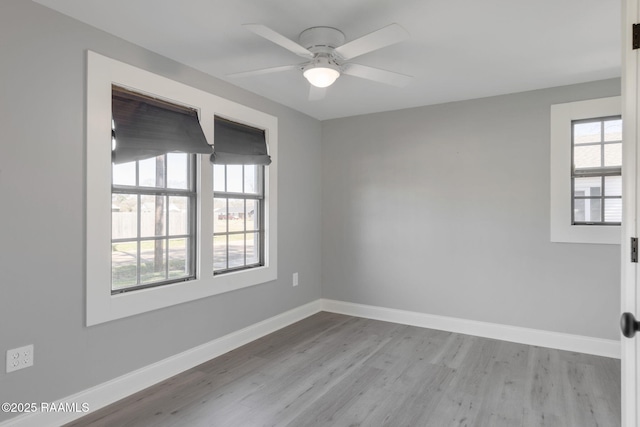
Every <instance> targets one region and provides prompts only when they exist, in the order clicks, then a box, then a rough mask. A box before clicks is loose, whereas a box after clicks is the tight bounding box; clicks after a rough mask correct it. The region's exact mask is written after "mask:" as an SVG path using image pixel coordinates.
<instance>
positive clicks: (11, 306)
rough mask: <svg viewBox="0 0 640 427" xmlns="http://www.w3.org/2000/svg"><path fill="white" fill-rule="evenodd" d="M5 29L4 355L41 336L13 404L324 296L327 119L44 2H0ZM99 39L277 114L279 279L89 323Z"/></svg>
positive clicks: (2, 377)
mask: <svg viewBox="0 0 640 427" xmlns="http://www.w3.org/2000/svg"><path fill="white" fill-rule="evenodd" d="M0 40H2V42H0V88H1V90H0V93H1V95H0V96H1V101H0V132H1V136H0V138H1V145H0V236H2V237H1V241H2V244H1V245H0V272H1V273H0V274H1V276H0V281H1V285H0V286H1V288H0V289H1V293H0V356H1V358H0V360H2V365H1V366H4V355H5V352H6V350H8V349H10V348H14V347H17V346H22V345H26V344H35V366H34V367H33V368H29V369H25V370H21V371H18V372H14V373H11V374H6V373H5V372H4V368H3V369H0V402H5V401H9V402H41V401H42V402H50V401H53V400H55V399H59V398H62V397H65V396H68V395H71V394H73V393H76V392H78V391H81V390H84V389H87V388H89V387H91V386H94V385H97V384H100V383H102V382H105V381H107V380H110V379H112V378H115V377H117V376H119V375H122V374H125V373H128V372H130V371H132V370H135V369H138V368H140V367H143V366H146V365H149V364H151V363H153V362H156V361H158V360H161V359H164V358H166V357H169V356H172V355H174V354H176V353H179V352H181V351H184V350H187V349H190V348H192V347H195V346H197V345H200V344H203V343H206V342H208V341H211V340H213V339H215V338H217V337H220V336H222V335H225V334H227V333H229V332H232V331H235V330H238V329H241V328H243V327H245V326H247V325H251V324H253V323H256V322H258V321H261V320H263V319H266V318H269V317H271V316H274V315H277V314H279V313H282V312H284V311H286V310H288V309H292V308H294V307H298V306H300V305H302V304H305V303H307V302H310V301H313V300H316V299H318V298H319V297H320V268H321V265H320V256H321V243H320V242H321V219H320V212H321V205H320V203H321V187H320V186H321V168H320V157H321V125H320V122H318V121H317V120H315V119H312V118H310V117H308V116H305V115H303V114H300V113H297V112H294V111H293V110H290V109H288V108H285V107H283V106H281V105H278V104H275V103H273V102H270V101H267V100H265V99H263V98H260V97H258V96H256V95H253V94H250V93H248V92H245V91H243V90H240V89H238V88H236V87H234V86H231V85H228V84H226V83H224V82H221V81H219V80H217V79H214V78H212V77H210V76H207V75H205V74H203V73H200V72H198V71H195V70H193V69H190V68H188V67H186V66H183V65H181V64H178V63H176V62H173V61H169V60H167V59H165V58H163V57H160V56H158V55H156V54H154V53H152V52H149V51H146V50H143V49H141V48H139V47H137V46H134V45H132V44H130V43H127V42H125V41H123V40H121V39H118V38H115V37H113V36H110V35H108V34H106V33H104V32H101V31H98V30H96V29H94V28H91V27H89V26H86V25H84V24H81V23H79V22H77V21H75V20H72V19H70V18H67V17H65V16H63V15H61V14H58V13H56V12H53V11H51V10H49V9H47V8H44V7H42V6H40V5H37V4H34V3H33V2H31V1H25V0H3V1H2V2H1V3H0ZM86 49H91V50H94V51H97V52H98V53H101V54H103V55H106V56H110V57H112V58H115V59H118V60H121V61H124V62H127V63H130V64H132V65H135V66H138V67H141V68H144V69H147V70H150V71H152V72H155V73H158V74H161V75H164V76H167V77H169V78H172V79H174V80H177V81H180V82H184V83H186V84H189V85H191V86H194V87H197V88H199V89H203V90H206V91H209V92H211V93H214V94H216V95H219V96H222V97H225V98H227V99H230V100H233V101H236V102H239V103H242V104H244V105H247V106H249V107H252V108H256V109H258V110H261V111H265V112H267V113H269V114H272V115H275V116H277V117H278V119H279V134H280V139H279V170H278V173H279V188H278V197H279V206H278V209H279V214H278V216H279V231H280V233H279V248H278V249H279V265H278V271H279V279H278V280H277V281H274V282H270V283H267V284H263V285H260V286H254V287H250V288H246V289H242V290H239V291H236V292H230V293H226V294H223V295H218V296H214V297H210V298H206V299H202V300H199V301H196V302H191V303H186V304H181V305H178V306H174V307H171V308H167V309H163V310H158V311H154V312H150V313H146V314H143V315H139V316H135V317H130V318H126V319H121V320H118V321H114V322H110V323H106V324H102V325H98V326H95V327H91V328H86V327H84V322H85V308H84V307H85V302H84V301H85V288H84V286H85V283H84V275H85V271H84V268H85V267H84V247H85V243H84V241H85V230H84V223H85V196H84V193H85V184H84V182H85V161H84V156H85V142H84V131H85V124H84V123H85V80H86V75H85V68H86ZM296 271H297V272H299V273H300V285H299V286H298V287H296V288H293V287H292V286H291V275H292V273H293V272H296ZM6 418H8V414H3V413H0V421H2V420H4V419H6Z"/></svg>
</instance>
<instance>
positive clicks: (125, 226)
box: [111, 194, 138, 239]
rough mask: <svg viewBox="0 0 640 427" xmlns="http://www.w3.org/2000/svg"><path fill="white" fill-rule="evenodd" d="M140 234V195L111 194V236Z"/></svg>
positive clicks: (122, 236)
mask: <svg viewBox="0 0 640 427" xmlns="http://www.w3.org/2000/svg"><path fill="white" fill-rule="evenodd" d="M137 236H138V196H136V195H135V194H112V195H111V238H112V239H126V238H130V237H137Z"/></svg>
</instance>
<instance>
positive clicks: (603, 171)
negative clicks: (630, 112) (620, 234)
mask: <svg viewBox="0 0 640 427" xmlns="http://www.w3.org/2000/svg"><path fill="white" fill-rule="evenodd" d="M571 127H572V129H571V130H572V132H571V135H572V149H571V152H572V174H571V188H572V196H571V197H572V206H573V209H572V215H573V217H572V224H574V225H620V222H621V219H622V120H621V118H620V116H615V117H606V118H597V119H585V120H574V121H573V122H572V124H571Z"/></svg>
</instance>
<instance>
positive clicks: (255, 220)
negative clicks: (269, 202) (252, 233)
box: [245, 200, 260, 230]
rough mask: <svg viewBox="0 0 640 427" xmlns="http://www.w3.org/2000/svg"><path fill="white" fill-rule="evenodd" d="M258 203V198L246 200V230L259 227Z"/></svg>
mask: <svg viewBox="0 0 640 427" xmlns="http://www.w3.org/2000/svg"><path fill="white" fill-rule="evenodd" d="M259 203H260V202H259V201H258V200H247V212H246V214H245V215H246V218H247V221H246V224H247V230H259V229H260V216H259V214H260V212H259V208H258V206H259Z"/></svg>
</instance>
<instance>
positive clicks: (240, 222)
mask: <svg viewBox="0 0 640 427" xmlns="http://www.w3.org/2000/svg"><path fill="white" fill-rule="evenodd" d="M228 218H229V222H228V226H229V231H244V199H229V214H228Z"/></svg>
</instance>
